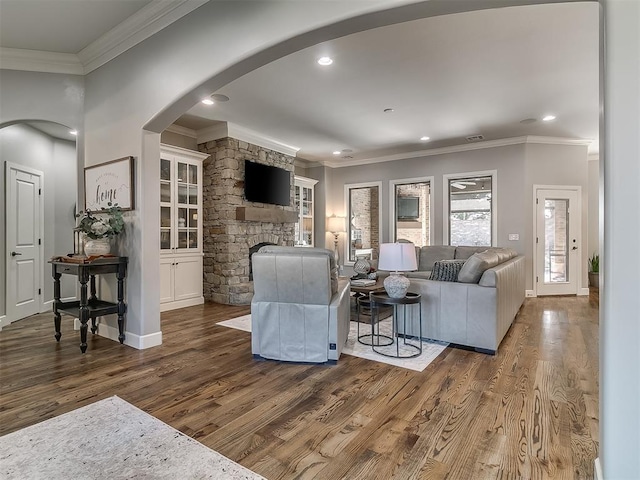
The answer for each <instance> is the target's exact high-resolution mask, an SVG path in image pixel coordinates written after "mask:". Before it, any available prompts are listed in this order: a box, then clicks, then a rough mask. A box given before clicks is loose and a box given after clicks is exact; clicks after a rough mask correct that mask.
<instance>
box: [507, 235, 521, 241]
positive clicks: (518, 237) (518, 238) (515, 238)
mask: <svg viewBox="0 0 640 480" xmlns="http://www.w3.org/2000/svg"><path fill="white" fill-rule="evenodd" d="M509 240H520V234H518V233H510V234H509Z"/></svg>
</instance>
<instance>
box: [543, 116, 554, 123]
mask: <svg viewBox="0 0 640 480" xmlns="http://www.w3.org/2000/svg"><path fill="white" fill-rule="evenodd" d="M555 119H556V116H555V115H545V116H544V117H542V121H543V122H550V121H551V120H555Z"/></svg>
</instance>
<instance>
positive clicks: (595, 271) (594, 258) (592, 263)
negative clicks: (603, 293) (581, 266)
mask: <svg viewBox="0 0 640 480" xmlns="http://www.w3.org/2000/svg"><path fill="white" fill-rule="evenodd" d="M588 263H589V286H590V287H594V288H600V275H599V274H600V255H598V254H597V253H594V254H593V255H591V257H590V258H589V262H588Z"/></svg>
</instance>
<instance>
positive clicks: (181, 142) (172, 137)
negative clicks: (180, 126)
mask: <svg viewBox="0 0 640 480" xmlns="http://www.w3.org/2000/svg"><path fill="white" fill-rule="evenodd" d="M160 142H161V143H164V144H165V145H173V146H174V147H181V148H188V149H189V150H195V151H196V152H197V151H198V142H197V141H196V139H195V138H193V137H187V136H185V135H180V134H179V133H175V132H167V131H166V130H165V131H164V132H162V133H161V134H160Z"/></svg>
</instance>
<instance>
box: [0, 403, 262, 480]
mask: <svg viewBox="0 0 640 480" xmlns="http://www.w3.org/2000/svg"><path fill="white" fill-rule="evenodd" d="M0 478H2V479H20V480H23V479H27V478H30V479H31V478H33V479H36V478H38V479H39V478H46V479H47V480H62V479H64V480H68V479H79V478H83V479H96V480H99V479H109V480H113V479H125V478H126V479H129V478H138V479H176V478H180V479H196V478H197V479H220V480H223V479H224V480H227V479H233V480H236V479H238V480H239V479H243V480H245V479H246V480H249V479H251V480H257V479H262V480H264V477H261V476H260V475H258V474H256V473H254V472H252V471H251V470H248V469H247V468H245V467H243V466H242V465H239V464H237V463H235V462H233V461H231V460H229V459H228V458H226V457H224V456H223V455H220V454H219V453H217V452H215V451H213V450H211V449H210V448H207V447H205V446H204V445H202V444H201V443H199V442H198V441H196V440H194V439H192V438H190V437H188V436H186V435H184V434H183V433H181V432H179V431H178V430H176V429H174V428H173V427H171V426H169V425H167V424H166V423H163V422H161V421H160V420H158V419H157V418H154V417H152V416H151V415H149V414H147V413H145V412H143V411H142V410H140V409H138V408H136V407H134V406H133V405H131V404H130V403H127V402H125V401H124V400H122V399H121V398H118V397H115V396H114V397H110V398H107V399H104V400H100V401H99V402H96V403H93V404H91V405H87V406H85V407H82V408H79V409H77V410H73V411H71V412H68V413H65V414H63V415H60V416H58V417H55V418H52V419H50V420H46V421H44V422H41V423H38V424H36V425H32V426H30V427H26V428H23V429H22V430H18V431H17V432H13V433H10V434H8V435H5V436H3V437H0Z"/></svg>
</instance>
